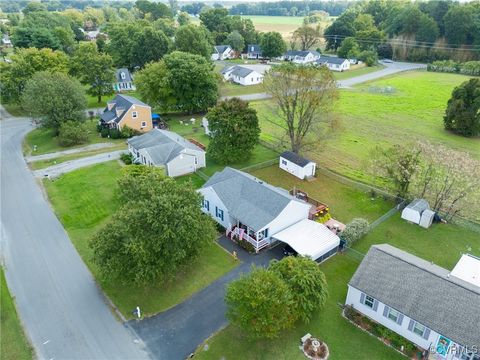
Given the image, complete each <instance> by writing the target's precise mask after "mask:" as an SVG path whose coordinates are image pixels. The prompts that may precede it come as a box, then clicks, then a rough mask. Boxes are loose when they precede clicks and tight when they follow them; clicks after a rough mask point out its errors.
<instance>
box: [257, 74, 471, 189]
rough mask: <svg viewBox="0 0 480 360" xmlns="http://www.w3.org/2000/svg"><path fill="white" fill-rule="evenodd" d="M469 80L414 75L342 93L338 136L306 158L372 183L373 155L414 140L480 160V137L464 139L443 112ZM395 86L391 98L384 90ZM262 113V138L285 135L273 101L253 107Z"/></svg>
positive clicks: (260, 114)
mask: <svg viewBox="0 0 480 360" xmlns="http://www.w3.org/2000/svg"><path fill="white" fill-rule="evenodd" d="M467 79H468V77H466V76H462V75H455V74H442V73H430V72H425V71H412V72H405V73H402V74H398V75H395V76H391V77H387V78H383V79H381V80H377V81H374V82H370V83H366V84H362V85H359V86H357V87H355V88H354V89H352V90H340V99H339V101H338V104H337V105H336V106H335V114H336V116H337V118H338V119H339V121H340V128H339V130H338V131H337V132H336V134H334V135H332V136H329V137H328V138H327V139H326V140H323V141H322V142H321V146H319V147H318V149H317V150H314V151H311V152H310V153H308V154H307V155H308V156H309V157H310V158H312V160H315V161H317V162H318V163H319V164H320V165H322V166H325V167H327V168H329V169H332V170H334V171H337V172H340V173H342V174H344V175H347V176H349V177H353V178H356V179H360V180H363V181H367V182H370V181H371V180H372V179H371V178H370V177H369V176H367V175H366V172H365V167H366V165H367V162H368V160H369V158H370V152H371V150H372V149H373V148H374V147H375V146H376V145H380V146H383V147H387V146H391V145H393V144H399V143H408V142H410V141H412V142H413V141H418V140H422V141H425V140H426V141H429V142H431V143H435V144H442V145H444V146H447V147H449V148H453V149H456V150H461V151H465V152H468V153H470V154H472V155H473V156H474V157H476V158H477V159H478V158H480V138H478V137H477V138H464V137H461V136H457V135H454V134H452V133H450V132H447V131H445V130H444V128H443V113H444V111H445V107H446V104H447V101H448V99H449V98H450V95H451V92H452V90H453V88H454V87H455V86H457V85H459V84H460V83H462V82H463V81H465V80H467ZM387 87H391V88H392V89H394V92H393V93H391V94H386V93H380V92H379V90H380V89H386V88H387ZM251 104H252V106H253V107H254V108H255V109H257V111H258V115H259V120H260V126H261V128H262V134H261V137H262V139H264V140H266V141H276V140H277V138H279V137H281V136H282V135H283V133H284V131H283V129H282V128H281V127H280V126H279V124H280V120H279V116H278V115H277V114H276V109H275V107H274V106H273V104H272V102H270V101H259V102H253V103H251Z"/></svg>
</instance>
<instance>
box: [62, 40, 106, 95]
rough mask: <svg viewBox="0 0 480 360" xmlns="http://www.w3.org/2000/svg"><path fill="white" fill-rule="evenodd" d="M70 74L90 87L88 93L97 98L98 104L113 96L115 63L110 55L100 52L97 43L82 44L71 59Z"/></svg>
mask: <svg viewBox="0 0 480 360" xmlns="http://www.w3.org/2000/svg"><path fill="white" fill-rule="evenodd" d="M70 73H71V74H72V75H74V76H76V77H78V78H79V79H80V82H81V83H82V84H84V85H88V86H89V88H88V90H87V93H88V94H89V95H92V96H96V97H97V99H98V102H99V103H100V102H101V101H102V96H106V95H111V94H113V87H112V83H113V81H114V68H113V61H112V58H111V56H110V55H108V54H101V53H99V52H98V49H97V46H96V45H95V43H91V42H89V43H83V44H80V46H79V47H78V49H77V50H76V51H75V53H74V55H73V56H72V57H71V59H70Z"/></svg>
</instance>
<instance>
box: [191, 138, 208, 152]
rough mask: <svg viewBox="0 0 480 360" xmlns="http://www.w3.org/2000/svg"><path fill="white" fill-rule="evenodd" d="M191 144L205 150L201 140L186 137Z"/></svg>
mask: <svg viewBox="0 0 480 360" xmlns="http://www.w3.org/2000/svg"><path fill="white" fill-rule="evenodd" d="M188 141H190V142H191V143H192V144H195V145H197V146H198V147H199V148H200V149H202V150H205V149H206V148H207V147H206V146H205V145H203V144H202V143H201V142H199V141H197V140H195V139H188Z"/></svg>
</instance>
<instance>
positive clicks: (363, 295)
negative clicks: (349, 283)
mask: <svg viewBox="0 0 480 360" xmlns="http://www.w3.org/2000/svg"><path fill="white" fill-rule="evenodd" d="M360 303H362V304H365V294H364V293H360Z"/></svg>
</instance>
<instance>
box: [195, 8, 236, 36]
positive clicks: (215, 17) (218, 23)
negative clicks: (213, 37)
mask: <svg viewBox="0 0 480 360" xmlns="http://www.w3.org/2000/svg"><path fill="white" fill-rule="evenodd" d="M200 21H201V22H202V24H203V25H204V26H205V27H206V28H207V29H208V30H209V31H211V32H212V33H213V32H216V33H228V32H229V31H230V20H229V17H228V10H227V9H225V8H216V9H208V10H207V11H202V12H201V13H200Z"/></svg>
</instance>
